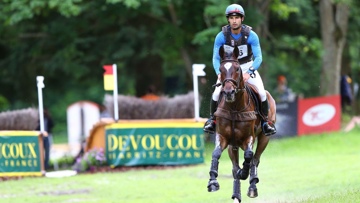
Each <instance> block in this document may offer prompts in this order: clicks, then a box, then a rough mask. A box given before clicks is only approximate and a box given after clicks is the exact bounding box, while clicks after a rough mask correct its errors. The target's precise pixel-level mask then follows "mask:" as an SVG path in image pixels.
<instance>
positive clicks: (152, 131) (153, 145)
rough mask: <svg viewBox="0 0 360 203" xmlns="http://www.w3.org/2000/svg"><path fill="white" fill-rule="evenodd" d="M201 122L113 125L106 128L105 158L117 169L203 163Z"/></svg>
mask: <svg viewBox="0 0 360 203" xmlns="http://www.w3.org/2000/svg"><path fill="white" fill-rule="evenodd" d="M202 127H203V123H187V122H184V123H181V122H173V123H170V122H169V123H166V122H164V123H150V122H149V123H114V124H110V125H108V126H106V129H105V136H106V140H105V142H106V158H107V161H108V164H109V165H110V166H112V167H116V166H135V165H184V164H198V163H203V162H204V134H203V130H202Z"/></svg>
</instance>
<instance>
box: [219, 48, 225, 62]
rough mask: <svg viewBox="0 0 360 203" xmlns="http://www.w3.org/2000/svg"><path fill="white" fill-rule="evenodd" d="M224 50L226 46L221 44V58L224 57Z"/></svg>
mask: <svg viewBox="0 0 360 203" xmlns="http://www.w3.org/2000/svg"><path fill="white" fill-rule="evenodd" d="M224 52H225V50H224V46H221V47H220V49H219V56H220V58H221V59H223V58H224Z"/></svg>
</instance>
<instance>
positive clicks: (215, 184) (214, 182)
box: [207, 180, 220, 192]
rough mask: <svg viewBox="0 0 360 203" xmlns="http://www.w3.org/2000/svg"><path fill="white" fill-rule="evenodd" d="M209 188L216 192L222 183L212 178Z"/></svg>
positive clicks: (210, 190)
mask: <svg viewBox="0 0 360 203" xmlns="http://www.w3.org/2000/svg"><path fill="white" fill-rule="evenodd" d="M207 188H208V192H216V191H218V190H219V189H220V185H219V183H218V182H217V180H210V181H209V184H208V186H207Z"/></svg>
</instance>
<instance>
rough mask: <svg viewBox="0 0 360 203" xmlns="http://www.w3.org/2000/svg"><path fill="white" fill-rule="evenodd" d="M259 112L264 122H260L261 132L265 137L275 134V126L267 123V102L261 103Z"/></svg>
mask: <svg viewBox="0 0 360 203" xmlns="http://www.w3.org/2000/svg"><path fill="white" fill-rule="evenodd" d="M261 111H262V113H263V114H264V116H265V119H264V120H261V126H262V131H263V133H264V134H265V135H266V136H270V135H273V134H275V133H276V128H275V126H272V125H270V124H269V122H268V114H269V102H268V100H265V101H263V102H261Z"/></svg>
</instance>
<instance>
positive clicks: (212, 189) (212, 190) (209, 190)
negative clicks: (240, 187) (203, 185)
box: [208, 185, 219, 192]
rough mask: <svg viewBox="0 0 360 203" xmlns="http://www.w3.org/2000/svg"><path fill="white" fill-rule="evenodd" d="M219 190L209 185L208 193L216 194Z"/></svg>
mask: <svg viewBox="0 0 360 203" xmlns="http://www.w3.org/2000/svg"><path fill="white" fill-rule="evenodd" d="M218 190H219V187H216V186H215V185H209V187H208V192H216V191H218Z"/></svg>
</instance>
